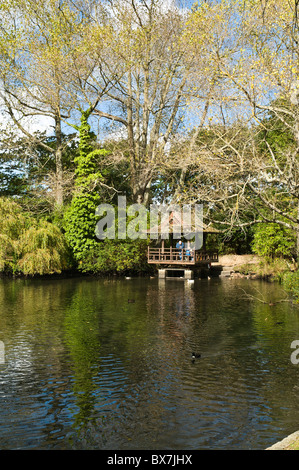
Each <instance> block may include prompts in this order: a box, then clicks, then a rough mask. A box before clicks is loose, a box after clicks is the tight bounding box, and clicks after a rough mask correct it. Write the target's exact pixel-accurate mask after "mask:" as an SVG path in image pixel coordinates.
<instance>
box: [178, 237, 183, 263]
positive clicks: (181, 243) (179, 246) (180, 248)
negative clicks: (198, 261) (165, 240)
mask: <svg viewBox="0 0 299 470" xmlns="http://www.w3.org/2000/svg"><path fill="white" fill-rule="evenodd" d="M176 248H177V249H178V250H180V251H179V257H180V259H182V251H183V249H184V243H183V242H182V240H179V241H178V242H177V244H176Z"/></svg>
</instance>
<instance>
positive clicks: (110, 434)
mask: <svg viewBox="0 0 299 470" xmlns="http://www.w3.org/2000/svg"><path fill="white" fill-rule="evenodd" d="M245 293H246V294H250V295H252V296H253V298H252V299H251V300H248V298H247V296H246V295H245ZM285 297H286V295H285V293H284V292H283V291H282V289H281V287H280V286H279V285H277V284H272V283H266V282H261V281H256V280H255V281H252V280H246V279H236V280H229V279H211V280H204V279H203V280H195V282H194V283H188V282H185V281H181V280H175V279H173V280H166V281H165V280H164V281H162V280H158V279H139V278H138V279H129V280H127V279H116V278H115V279H114V278H113V279H95V278H76V279H52V280H26V279H15V280H11V279H1V280H0V342H2V344H3V345H4V353H5V354H4V359H3V361H1V362H2V364H0V419H1V427H0V449H2V450H3V449H12V450H14V449H49V450H53V449H103V450H104V449H107V450H116V449H119V450H130V449H138V450H142V449H147V450H153V449H154V450H158V449H169V450H175V449H190V450H191V449H192V450H195V449H199V450H200V449H212V450H215V449H232V450H234V449H264V448H266V447H268V446H270V445H272V444H274V443H275V442H277V441H278V440H280V439H282V438H284V437H286V436H287V435H288V434H290V433H293V432H294V431H297V430H298V427H299V425H298V423H299V407H298V401H299V380H298V379H299V364H298V365H296V364H294V363H292V362H291V359H290V357H291V353H292V352H293V349H291V343H292V342H293V341H294V340H297V339H298V340H299V308H298V307H296V306H292V305H291V304H290V303H289V302H279V301H280V300H283V299H285ZM264 302H266V303H264ZM272 302H273V303H275V302H277V303H276V304H275V305H274V306H270V305H269V303H272ZM193 351H195V352H197V353H200V354H201V357H200V358H199V359H196V360H195V361H194V362H192V360H191V353H192V352H193Z"/></svg>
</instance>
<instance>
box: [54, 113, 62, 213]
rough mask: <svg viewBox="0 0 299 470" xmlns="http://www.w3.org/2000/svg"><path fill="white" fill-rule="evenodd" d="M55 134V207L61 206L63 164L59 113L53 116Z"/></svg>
mask: <svg viewBox="0 0 299 470" xmlns="http://www.w3.org/2000/svg"><path fill="white" fill-rule="evenodd" d="M55 135H56V151H55V164H56V188H55V204H56V206H57V207H62V206H63V200H64V198H63V164H62V146H63V145H62V144H63V143H62V130H61V121H60V116H59V114H57V115H56V117H55Z"/></svg>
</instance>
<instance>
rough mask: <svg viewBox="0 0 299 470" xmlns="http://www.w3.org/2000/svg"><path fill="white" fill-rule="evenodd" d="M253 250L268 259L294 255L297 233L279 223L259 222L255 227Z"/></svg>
mask: <svg viewBox="0 0 299 470" xmlns="http://www.w3.org/2000/svg"><path fill="white" fill-rule="evenodd" d="M252 250H253V252H254V253H256V254H257V255H259V256H263V257H264V258H266V259H274V258H289V259H291V258H292V257H294V255H295V252H296V240H295V234H294V232H293V231H292V230H290V229H288V228H285V227H283V226H282V225H279V224H270V223H269V224H259V225H257V226H256V227H255V228H254V236H253V242H252Z"/></svg>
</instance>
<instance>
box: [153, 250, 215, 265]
mask: <svg viewBox="0 0 299 470" xmlns="http://www.w3.org/2000/svg"><path fill="white" fill-rule="evenodd" d="M186 251H187V250H186V249H183V250H179V249H177V248H150V247H148V254H147V261H148V263H149V264H167V265H181V266H183V265H184V266H187V265H190V266H195V265H200V264H207V263H212V262H213V263H216V262H218V252H215V251H204V250H198V251H195V253H194V254H193V256H188V255H187V253H186Z"/></svg>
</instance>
